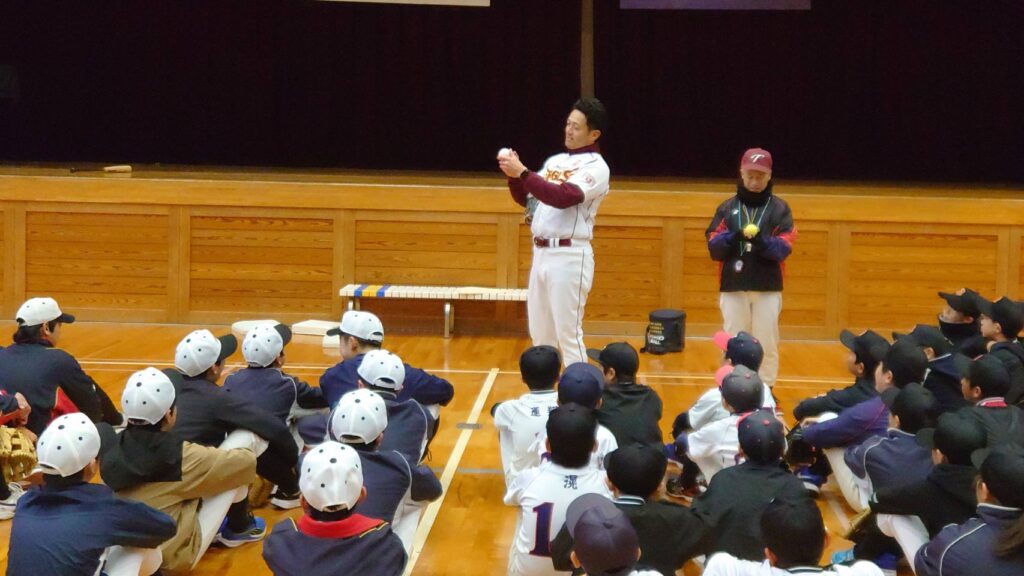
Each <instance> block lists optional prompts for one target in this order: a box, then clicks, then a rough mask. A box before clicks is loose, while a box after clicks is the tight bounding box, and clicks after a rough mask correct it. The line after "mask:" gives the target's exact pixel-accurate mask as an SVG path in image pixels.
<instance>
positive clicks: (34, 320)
mask: <svg viewBox="0 0 1024 576" xmlns="http://www.w3.org/2000/svg"><path fill="white" fill-rule="evenodd" d="M14 319H15V320H16V321H17V322H18V325H19V326H38V325H40V324H45V323H47V322H53V321H54V320H56V321H58V322H63V323H65V324H71V323H72V322H74V321H75V317H74V316H72V315H71V314H65V313H64V312H62V311H61V309H60V306H57V301H56V300H54V299H53V298H29V299H28V300H26V301H25V303H24V304H22V305H21V307H20V308H18V312H17V313H15V315H14Z"/></svg>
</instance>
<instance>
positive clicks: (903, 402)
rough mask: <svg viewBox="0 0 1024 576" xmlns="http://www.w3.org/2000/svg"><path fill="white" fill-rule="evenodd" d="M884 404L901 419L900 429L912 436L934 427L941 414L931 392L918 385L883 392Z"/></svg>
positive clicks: (937, 402) (913, 384) (908, 385)
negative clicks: (923, 429)
mask: <svg viewBox="0 0 1024 576" xmlns="http://www.w3.org/2000/svg"><path fill="white" fill-rule="evenodd" d="M882 403H883V404H885V406H886V407H887V408H889V410H890V411H891V412H892V413H893V414H895V415H896V416H897V417H898V418H899V419H900V429H901V430H903V431H904V432H909V433H911V434H916V433H917V432H918V431H919V430H921V429H922V428H926V427H932V426H934V425H935V419H936V418H938V416H939V413H940V412H941V407H940V406H939V401H938V400H937V399H936V398H935V395H934V394H932V392H931V390H928V389H927V388H925V387H924V386H922V385H920V384H917V383H910V384H907V385H906V386H904V387H903V388H902V389H901V388H889V389H888V390H886V391H885V392H882Z"/></svg>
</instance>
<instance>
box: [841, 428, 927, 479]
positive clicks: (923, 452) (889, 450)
mask: <svg viewBox="0 0 1024 576" xmlns="http://www.w3.org/2000/svg"><path fill="white" fill-rule="evenodd" d="M844 460H846V465H847V466H849V467H850V471H851V472H853V473H854V474H856V475H857V477H858V478H864V477H865V476H867V477H868V478H869V479H870V480H871V486H872V488H874V489H875V490H878V489H880V488H890V487H896V486H903V485H906V484H912V483H914V482H921V481H923V480H924V479H925V478H927V477H928V473H929V472H931V470H932V453H931V450H928V449H927V448H925V447H923V446H921V445H919V444H918V443H917V439H916V437H915V436H914V435H913V434H910V433H907V432H904V431H902V430H896V429H894V428H893V429H890V430H889V431H888V432H887V433H886V435H885V436H875V437H874V438H868V439H867V440H865V441H864V442H861V443H860V444H859V445H857V446H850V447H849V448H847V449H846V453H845V454H844Z"/></svg>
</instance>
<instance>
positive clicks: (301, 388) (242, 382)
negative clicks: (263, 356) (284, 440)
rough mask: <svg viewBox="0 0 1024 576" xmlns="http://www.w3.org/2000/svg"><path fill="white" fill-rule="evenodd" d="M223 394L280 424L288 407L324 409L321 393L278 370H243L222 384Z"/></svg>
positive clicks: (269, 368)
mask: <svg viewBox="0 0 1024 576" xmlns="http://www.w3.org/2000/svg"><path fill="white" fill-rule="evenodd" d="M223 388H224V390H226V391H227V392H229V393H231V394H232V395H235V396H238V397H241V398H244V399H245V400H247V401H248V402H249V403H251V404H253V405H254V406H258V407H260V408H263V409H264V410H266V411H267V412H270V413H271V414H273V415H274V416H277V417H278V418H280V419H281V421H282V422H285V421H287V420H288V416H289V415H290V414H291V411H292V407H293V406H298V407H299V408H326V407H327V400H325V399H324V394H323V391H322V390H320V389H319V388H314V387H312V386H310V385H309V384H306V383H305V382H303V381H302V380H299V379H298V378H296V377H294V376H291V375H289V374H285V373H284V372H282V371H281V369H280V368H274V367H271V366H268V367H266V368H252V367H250V368H243V369H242V370H239V371H238V372H235V373H233V374H231V375H230V376H228V377H227V378H226V379H225V380H224V386H223Z"/></svg>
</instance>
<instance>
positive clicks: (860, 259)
mask: <svg viewBox="0 0 1024 576" xmlns="http://www.w3.org/2000/svg"><path fill="white" fill-rule="evenodd" d="M998 246H999V237H998V232H994V231H993V229H992V228H991V227H981V226H961V227H958V228H955V229H954V228H949V227H942V228H936V227H932V226H924V225H900V226H890V225H874V224H856V225H852V226H851V238H850V250H849V252H848V254H849V260H850V264H849V266H850V279H849V287H850V296H849V309H850V311H849V314H850V325H851V326H852V327H854V328H856V329H858V330H859V329H864V328H874V329H876V330H877V329H890V328H894V329H907V328H909V327H911V326H913V325H914V324H915V323H918V322H932V321H933V320H934V317H935V314H937V313H938V311H939V308H940V304H941V301H940V300H939V298H938V296H937V295H936V292H937V291H939V290H955V289H957V288H960V287H962V286H965V285H969V286H971V287H973V288H975V289H977V290H978V291H980V292H982V293H983V294H994V293H995V292H997V283H998V270H997V269H998V266H999V262H998V252H999V247H998Z"/></svg>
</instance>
